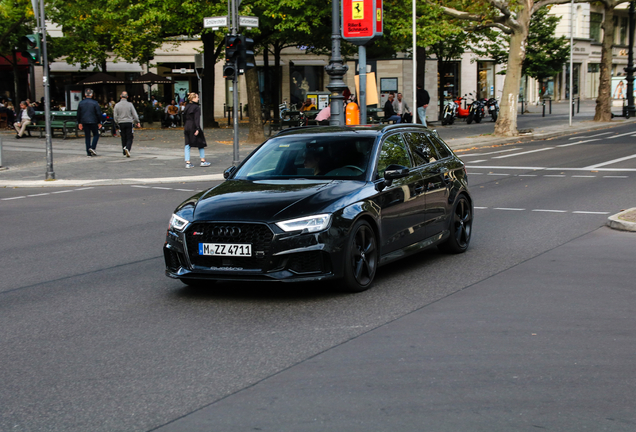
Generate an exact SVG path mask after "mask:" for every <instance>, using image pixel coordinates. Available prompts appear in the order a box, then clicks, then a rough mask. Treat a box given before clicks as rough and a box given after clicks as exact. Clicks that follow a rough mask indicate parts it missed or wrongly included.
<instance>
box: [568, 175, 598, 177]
mask: <svg viewBox="0 0 636 432" xmlns="http://www.w3.org/2000/svg"><path fill="white" fill-rule="evenodd" d="M572 178H596V176H594V175H590V176H588V175H573V176H572Z"/></svg>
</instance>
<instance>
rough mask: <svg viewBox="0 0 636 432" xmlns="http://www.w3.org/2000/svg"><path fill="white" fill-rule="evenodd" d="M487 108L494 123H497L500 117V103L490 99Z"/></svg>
mask: <svg viewBox="0 0 636 432" xmlns="http://www.w3.org/2000/svg"><path fill="white" fill-rule="evenodd" d="M486 107H487V108H488V114H490V118H491V119H492V121H497V117H499V102H497V99H495V98H490V99H488V100H487V101H486Z"/></svg>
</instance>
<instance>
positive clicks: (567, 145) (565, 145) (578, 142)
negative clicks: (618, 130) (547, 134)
mask: <svg viewBox="0 0 636 432" xmlns="http://www.w3.org/2000/svg"><path fill="white" fill-rule="evenodd" d="M600 140H601V139H600V138H594V139H589V140H585V141H577V142H575V143H570V144H561V145H558V146H557V147H570V146H574V145H578V144H583V143H587V142H591V141H600Z"/></svg>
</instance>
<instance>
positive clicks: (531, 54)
mask: <svg viewBox="0 0 636 432" xmlns="http://www.w3.org/2000/svg"><path fill="white" fill-rule="evenodd" d="M549 11H550V9H549V7H547V6H546V7H543V8H541V9H539V10H538V11H537V12H536V13H535V14H534V15H532V18H531V19H530V29H529V33H528V44H527V48H526V57H525V59H524V60H523V66H522V68H521V73H522V75H524V76H526V78H527V77H531V78H534V79H536V80H537V81H539V83H540V86H541V88H542V84H543V82H544V81H545V80H546V79H547V78H550V77H553V76H555V75H556V74H558V73H559V72H561V71H562V68H563V65H564V64H565V62H566V60H567V59H568V57H569V55H570V41H569V40H568V38H566V37H565V36H561V37H558V38H557V37H555V36H554V32H555V30H556V27H557V25H558V24H559V21H561V18H560V17H557V16H553V15H549V14H548V13H549ZM481 35H482V36H485V37H483V38H481V39H479V40H477V39H476V40H477V43H481V47H482V49H479V48H475V49H473V51H474V52H475V53H477V54H479V55H485V56H489V57H490V58H492V59H493V60H494V61H495V62H496V63H497V64H505V63H506V60H507V59H508V49H507V48H508V46H509V43H510V38H509V37H508V36H507V35H506V34H505V33H502V32H499V31H497V30H494V31H489V32H487V33H486V34H483V33H482V34H481ZM484 41H485V43H484ZM500 73H502V74H505V73H506V71H505V70H504V71H502V72H500ZM526 87H527V86H526Z"/></svg>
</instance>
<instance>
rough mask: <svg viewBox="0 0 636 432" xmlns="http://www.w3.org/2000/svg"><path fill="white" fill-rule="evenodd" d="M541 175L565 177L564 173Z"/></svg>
mask: <svg viewBox="0 0 636 432" xmlns="http://www.w3.org/2000/svg"><path fill="white" fill-rule="evenodd" d="M543 177H565V174H546V175H544V176H543Z"/></svg>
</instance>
